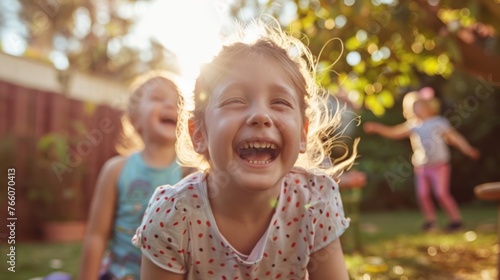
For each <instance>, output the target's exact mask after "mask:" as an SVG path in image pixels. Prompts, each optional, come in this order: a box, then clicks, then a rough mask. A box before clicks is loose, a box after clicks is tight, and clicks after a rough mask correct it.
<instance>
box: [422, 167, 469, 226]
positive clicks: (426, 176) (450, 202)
mask: <svg viewBox="0 0 500 280" xmlns="http://www.w3.org/2000/svg"><path fill="white" fill-rule="evenodd" d="M450 171H451V168H450V165H449V164H448V163H441V164H436V165H431V166H419V167H415V186H416V192H417V198H418V202H419V205H420V209H421V211H422V212H423V214H424V216H425V219H426V220H427V221H435V220H436V213H435V211H434V205H433V203H432V197H431V185H432V189H433V191H434V195H435V196H436V199H437V201H438V202H439V204H440V206H441V208H442V209H443V210H444V211H445V212H446V214H447V215H448V217H449V219H450V220H451V221H460V220H461V216H460V211H459V210H458V207H457V204H456V202H455V200H454V199H453V197H452V196H451V194H450Z"/></svg>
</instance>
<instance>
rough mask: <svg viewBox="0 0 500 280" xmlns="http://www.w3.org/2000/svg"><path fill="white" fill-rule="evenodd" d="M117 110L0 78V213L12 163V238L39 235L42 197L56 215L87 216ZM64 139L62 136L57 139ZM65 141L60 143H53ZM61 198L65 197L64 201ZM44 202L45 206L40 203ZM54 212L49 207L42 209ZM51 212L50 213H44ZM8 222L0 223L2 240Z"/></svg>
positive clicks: (117, 126) (116, 128) (109, 151)
mask: <svg viewBox="0 0 500 280" xmlns="http://www.w3.org/2000/svg"><path fill="white" fill-rule="evenodd" d="M120 116H121V112H120V111H119V110H117V109H114V108H111V107H110V106H107V105H96V104H93V103H89V102H82V101H78V100H74V99H70V98H68V97H66V96H65V95H62V94H58V93H53V92H48V91H41V90H37V89H32V88H27V87H23V86H19V85H16V84H12V83H8V82H2V81H0V167H1V169H0V174H2V175H1V181H2V186H4V187H3V188H1V189H2V193H0V207H1V208H0V209H1V210H0V219H2V220H3V221H6V218H7V216H8V215H9V214H8V212H7V204H6V202H7V180H8V179H7V169H9V168H15V183H16V185H15V187H16V190H15V192H16V194H15V202H16V204H15V217H17V221H16V239H18V240H19V239H20V240H26V239H38V238H40V237H41V232H40V224H41V218H40V217H42V216H43V215H41V214H47V213H41V212H42V211H45V210H46V209H45V208H44V209H43V210H42V208H41V207H42V202H41V200H42V198H49V199H52V200H47V199H45V204H47V201H48V202H49V203H48V205H49V206H50V207H52V209H51V210H52V211H59V212H60V211H63V212H61V213H59V212H57V213H56V214H65V215H61V217H63V216H66V217H70V216H71V217H72V218H76V219H80V220H85V219H86V218H87V213H88V210H89V205H90V201H91V198H92V194H93V191H94V185H95V182H96V179H97V176H98V173H99V171H100V168H101V167H102V165H103V163H104V162H105V161H106V160H107V159H109V158H110V157H112V156H114V155H116V151H115V148H114V146H115V141H116V139H117V136H118V135H119V134H120V132H121V123H120ZM61 139H62V140H65V141H66V142H64V141H63V142H61ZM58 143H59V144H60V143H67V144H66V145H59V144H58ZM64 200H67V201H66V203H65V201H64ZM44 207H47V205H45V206H44ZM48 213H49V215H54V214H53V213H54V212H48ZM50 213H52V214H50ZM7 230H8V228H2V229H0V240H1V241H2V243H3V242H4V241H5V240H6V239H4V238H5V237H7V235H8V233H7Z"/></svg>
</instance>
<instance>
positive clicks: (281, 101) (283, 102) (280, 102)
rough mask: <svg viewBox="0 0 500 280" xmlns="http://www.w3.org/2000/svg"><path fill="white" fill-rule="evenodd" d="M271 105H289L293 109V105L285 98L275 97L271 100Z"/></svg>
mask: <svg viewBox="0 0 500 280" xmlns="http://www.w3.org/2000/svg"><path fill="white" fill-rule="evenodd" d="M271 104H272V105H284V106H287V107H290V108H292V109H293V105H292V103H291V102H289V101H288V100H285V99H281V98H280V99H275V100H273V101H272V102H271Z"/></svg>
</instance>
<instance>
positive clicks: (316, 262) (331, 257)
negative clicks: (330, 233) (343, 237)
mask: <svg viewBox="0 0 500 280" xmlns="http://www.w3.org/2000/svg"><path fill="white" fill-rule="evenodd" d="M307 271H308V272H309V280H331V279H335V280H349V274H348V273H347V268H346V266H345V260H344V253H343V252H342V246H341V245H340V241H339V239H338V238H337V239H335V240H334V241H333V242H331V243H330V244H328V245H327V246H326V247H324V248H322V249H320V250H319V251H316V252H314V253H313V254H312V255H311V259H310V260H309V264H308V265H307Z"/></svg>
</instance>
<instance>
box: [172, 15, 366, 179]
mask: <svg viewBox="0 0 500 280" xmlns="http://www.w3.org/2000/svg"><path fill="white" fill-rule="evenodd" d="M271 23H272V22H265V23H264V22H263V21H262V20H256V21H253V22H251V23H250V24H248V25H246V26H245V25H241V24H238V23H237V24H236V25H235V28H234V29H235V32H233V36H231V37H229V38H228V39H227V40H226V43H225V44H224V47H223V48H222V50H221V51H220V52H219V54H218V55H216V56H215V57H214V59H213V60H212V61H211V62H210V63H209V64H207V65H204V66H203V67H202V69H201V71H200V75H199V76H198V79H197V80H196V83H195V87H194V92H193V93H192V94H190V95H189V96H187V95H185V99H186V102H188V100H189V101H191V104H194V108H187V107H184V108H181V113H180V114H179V121H178V132H179V135H178V137H177V140H178V141H177V142H176V143H177V144H176V150H177V156H178V158H179V161H180V162H181V164H183V165H186V166H192V167H198V168H200V169H207V168H208V167H209V165H208V159H205V158H204V157H203V156H202V155H199V154H197V153H196V152H195V151H194V148H193V145H192V142H191V139H190V136H189V128H188V120H189V119H191V120H192V121H193V122H195V123H196V124H197V125H200V126H203V125H204V124H203V119H204V113H205V110H206V108H207V106H208V104H209V102H210V97H211V96H210V95H211V92H212V90H213V89H214V87H215V86H216V85H217V83H218V82H219V81H220V79H221V78H223V77H224V76H226V75H228V73H230V71H231V69H230V68H231V67H230V66H231V64H232V63H233V62H235V61H237V60H238V59H239V58H241V57H242V56H247V55H249V54H252V53H254V54H255V53H256V54H259V55H263V56H266V57H269V58H270V59H273V60H274V61H275V62H277V63H279V64H281V66H282V68H281V69H283V70H284V71H285V72H286V74H287V75H290V77H291V80H292V81H293V83H294V87H295V88H296V90H297V92H298V94H301V95H302V96H303V97H304V98H303V100H301V101H302V102H301V103H302V104H301V109H302V114H303V117H305V118H307V119H308V122H309V124H308V128H309V129H308V135H307V152H306V153H304V154H300V155H299V158H298V160H297V163H296V166H300V167H304V168H306V169H309V170H314V169H319V170H321V171H323V172H326V173H328V174H330V175H338V174H340V173H341V172H342V170H344V169H347V168H350V167H351V166H352V164H353V163H354V159H355V157H356V146H357V143H358V140H357V139H356V140H355V141H354V147H353V151H352V153H351V155H349V156H348V151H346V154H345V155H344V156H343V157H341V158H343V160H340V161H339V160H334V164H333V165H331V166H327V165H325V164H324V159H325V157H328V156H330V152H331V150H332V149H333V148H334V147H339V145H340V146H342V147H345V145H343V144H341V143H340V142H339V141H338V139H339V137H340V136H341V132H339V131H337V130H338V128H339V126H340V118H341V113H342V112H343V111H345V106H337V108H336V109H337V110H336V112H332V111H331V110H330V109H329V106H328V98H329V97H330V93H329V92H327V91H326V90H324V89H322V88H321V87H320V86H319V85H318V83H317V81H316V74H315V69H316V63H317V62H316V61H314V58H313V55H312V54H311V52H310V51H309V49H308V48H307V47H306V46H305V45H304V44H303V43H302V42H301V41H300V40H299V39H297V38H294V37H292V36H290V35H288V34H286V33H285V32H284V31H283V30H281V28H280V27H279V24H278V23H277V22H275V24H271Z"/></svg>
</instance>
